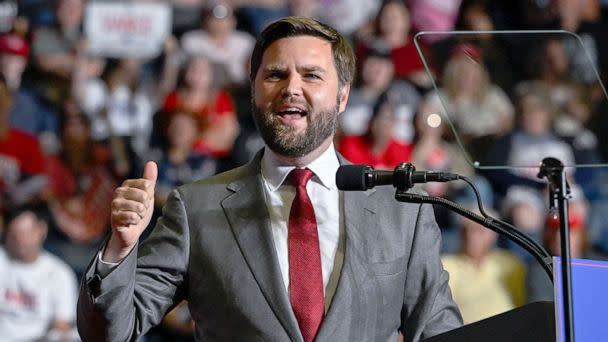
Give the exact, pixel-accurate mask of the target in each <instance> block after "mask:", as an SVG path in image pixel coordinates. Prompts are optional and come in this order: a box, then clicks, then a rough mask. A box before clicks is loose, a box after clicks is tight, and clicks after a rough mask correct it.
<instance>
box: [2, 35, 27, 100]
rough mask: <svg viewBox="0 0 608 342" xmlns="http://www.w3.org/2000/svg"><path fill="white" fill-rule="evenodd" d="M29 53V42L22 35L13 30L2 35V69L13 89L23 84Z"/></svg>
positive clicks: (9, 85)
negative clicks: (22, 78) (22, 77)
mask: <svg viewBox="0 0 608 342" xmlns="http://www.w3.org/2000/svg"><path fill="white" fill-rule="evenodd" d="M29 53H30V47H29V44H28V43H27V41H26V40H25V38H23V37H22V36H20V35H18V34H16V33H12V32H9V33H5V34H3V35H1V36H0V68H1V69H0V71H1V72H2V75H4V78H5V79H6V83H7V84H8V87H9V88H10V89H11V90H12V91H16V90H17V89H19V87H20V86H21V76H22V75H23V71H24V70H25V67H26V66H27V62H28V57H29Z"/></svg>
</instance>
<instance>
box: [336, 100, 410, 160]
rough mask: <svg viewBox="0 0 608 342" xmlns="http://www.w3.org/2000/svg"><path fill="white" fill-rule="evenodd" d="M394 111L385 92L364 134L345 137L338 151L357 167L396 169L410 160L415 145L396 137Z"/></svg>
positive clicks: (375, 107)
mask: <svg viewBox="0 0 608 342" xmlns="http://www.w3.org/2000/svg"><path fill="white" fill-rule="evenodd" d="M395 122H396V120H395V111H394V106H393V104H392V102H391V99H390V97H389V96H388V95H387V93H383V94H382V95H381V96H380V98H379V99H378V101H377V102H376V104H375V105H374V110H373V114H372V117H371V119H370V121H369V125H368V129H367V132H366V133H365V134H363V135H357V136H345V137H344V138H342V139H341V140H340V141H339V142H338V151H339V152H340V153H341V154H342V155H343V156H344V157H345V158H346V159H348V160H349V161H350V162H352V163H354V164H367V165H371V166H373V167H374V168H377V169H393V168H394V167H395V166H397V165H399V163H401V162H407V161H409V160H410V159H411V155H412V145H410V144H404V143H401V142H399V141H398V140H397V139H395V137H394V127H395Z"/></svg>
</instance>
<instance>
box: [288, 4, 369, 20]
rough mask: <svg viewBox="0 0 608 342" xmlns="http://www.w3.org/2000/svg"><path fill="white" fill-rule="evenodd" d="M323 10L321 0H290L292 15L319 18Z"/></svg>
mask: <svg viewBox="0 0 608 342" xmlns="http://www.w3.org/2000/svg"><path fill="white" fill-rule="evenodd" d="M323 10H324V8H323V7H321V1H320V0H289V11H290V13H291V15H295V16H298V17H308V18H315V19H319V17H320V16H321V14H322V13H323ZM362 26H363V25H362Z"/></svg>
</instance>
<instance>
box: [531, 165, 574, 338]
mask: <svg viewBox="0 0 608 342" xmlns="http://www.w3.org/2000/svg"><path fill="white" fill-rule="evenodd" d="M538 178H547V181H548V182H549V202H550V206H551V208H553V209H555V204H557V208H558V210H559V234H560V245H561V246H560V247H561V271H562V272H561V273H562V274H561V277H562V301H563V308H564V310H563V317H564V337H565V340H566V341H567V342H573V341H574V322H573V321H574V316H573V310H572V267H571V264H570V227H569V224H568V198H569V195H570V187H569V186H568V183H567V181H566V173H565V172H564V164H562V162H561V161H559V160H558V159H556V158H552V157H548V158H545V159H543V161H542V162H541V164H540V171H539V173H538ZM552 214H553V213H552Z"/></svg>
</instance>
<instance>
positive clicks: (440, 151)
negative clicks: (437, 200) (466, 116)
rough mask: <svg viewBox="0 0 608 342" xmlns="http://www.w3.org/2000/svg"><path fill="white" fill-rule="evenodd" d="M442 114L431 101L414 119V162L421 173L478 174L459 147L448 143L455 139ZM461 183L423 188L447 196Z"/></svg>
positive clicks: (439, 184)
mask: <svg viewBox="0 0 608 342" xmlns="http://www.w3.org/2000/svg"><path fill="white" fill-rule="evenodd" d="M439 113H440V111H439V110H438V108H436V107H435V106H434V105H433V104H432V103H431V102H429V101H425V102H422V103H421V104H420V106H419V107H418V111H417V113H416V116H415V118H414V125H415V129H416V134H415V136H414V140H413V145H414V149H413V151H412V162H413V163H414V165H415V166H416V168H417V169H419V170H432V171H445V172H453V173H457V174H459V175H463V176H466V177H472V176H473V175H474V169H473V167H472V166H471V164H469V163H468V162H467V160H466V158H465V154H464V152H463V151H462V149H460V148H459V147H458V146H457V145H456V144H454V143H452V142H450V141H448V139H447V137H449V136H451V132H449V131H448V127H447V124H446V123H445V122H444V119H443V117H442V116H441V115H440V114H439ZM455 184H457V183H455V182H451V183H440V182H429V183H426V184H423V188H424V189H425V190H426V191H427V192H428V193H429V194H430V195H431V196H440V197H447V196H448V195H449V191H450V190H453V188H451V187H452V186H453V185H455Z"/></svg>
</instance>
